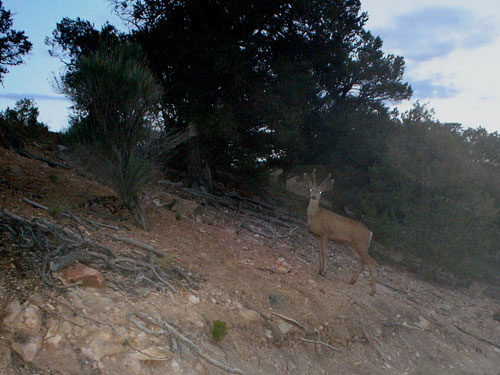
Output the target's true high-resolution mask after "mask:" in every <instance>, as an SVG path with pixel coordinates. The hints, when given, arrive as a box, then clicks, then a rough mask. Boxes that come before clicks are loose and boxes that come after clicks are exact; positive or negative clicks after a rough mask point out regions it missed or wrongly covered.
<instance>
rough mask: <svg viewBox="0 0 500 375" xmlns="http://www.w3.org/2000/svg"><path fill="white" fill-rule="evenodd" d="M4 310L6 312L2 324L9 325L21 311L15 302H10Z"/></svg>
mask: <svg viewBox="0 0 500 375" xmlns="http://www.w3.org/2000/svg"><path fill="white" fill-rule="evenodd" d="M6 310H7V311H6V312H7V316H6V317H5V318H4V320H3V324H5V325H9V324H10V323H12V322H13V321H14V320H15V319H16V318H17V316H18V315H19V313H20V312H21V310H22V307H21V304H20V303H19V301H17V300H16V301H12V302H11V303H9V305H8V306H7V309H6Z"/></svg>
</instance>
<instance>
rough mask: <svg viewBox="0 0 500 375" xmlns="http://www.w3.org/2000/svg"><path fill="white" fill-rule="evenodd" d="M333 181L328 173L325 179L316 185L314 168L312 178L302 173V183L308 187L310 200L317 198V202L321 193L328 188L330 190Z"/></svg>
mask: <svg viewBox="0 0 500 375" xmlns="http://www.w3.org/2000/svg"><path fill="white" fill-rule="evenodd" d="M334 182H335V180H334V179H332V175H331V174H329V175H328V176H327V177H326V178H325V180H324V181H323V182H322V183H321V184H320V185H319V186H318V185H317V184H316V169H314V170H313V173H312V180H311V177H309V175H308V174H307V173H304V183H305V184H306V186H307V187H308V188H309V192H310V199H311V201H316V200H317V201H318V203H319V200H320V199H321V194H322V193H324V192H326V191H328V190H331V189H332V187H333V183H334Z"/></svg>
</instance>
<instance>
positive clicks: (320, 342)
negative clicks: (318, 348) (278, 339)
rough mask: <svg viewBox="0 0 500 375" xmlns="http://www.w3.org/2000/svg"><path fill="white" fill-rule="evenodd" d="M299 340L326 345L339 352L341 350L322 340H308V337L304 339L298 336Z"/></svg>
mask: <svg viewBox="0 0 500 375" xmlns="http://www.w3.org/2000/svg"><path fill="white" fill-rule="evenodd" d="M299 340H300V341H304V342H308V343H311V344H318V345H323V346H326V347H327V348H330V349H332V350H335V351H336V352H341V351H342V350H340V349H339V348H336V347H335V346H332V345H330V344H328V343H326V342H323V341H317V340H309V339H306V338H304V337H300V338H299Z"/></svg>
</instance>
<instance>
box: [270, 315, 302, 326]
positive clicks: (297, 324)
mask: <svg viewBox="0 0 500 375" xmlns="http://www.w3.org/2000/svg"><path fill="white" fill-rule="evenodd" d="M271 314H272V315H276V316H278V317H280V318H281V319H283V320H286V321H287V322H290V323H293V324H295V325H296V326H297V327H299V328H302V329H303V330H305V329H306V327H304V326H303V325H302V324H300V323H299V322H297V321H296V320H295V319H292V318H289V317H287V316H284V315H281V314H278V313H275V312H271Z"/></svg>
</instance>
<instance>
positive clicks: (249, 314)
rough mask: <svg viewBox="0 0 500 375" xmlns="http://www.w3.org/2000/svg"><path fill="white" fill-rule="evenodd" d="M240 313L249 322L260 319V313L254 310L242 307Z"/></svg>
mask: <svg viewBox="0 0 500 375" xmlns="http://www.w3.org/2000/svg"><path fill="white" fill-rule="evenodd" d="M238 313H239V314H240V316H241V317H242V318H243V319H245V320H247V321H249V322H255V321H257V320H259V319H260V314H259V313H258V312H257V311H254V310H246V309H241V310H239V311H238Z"/></svg>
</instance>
